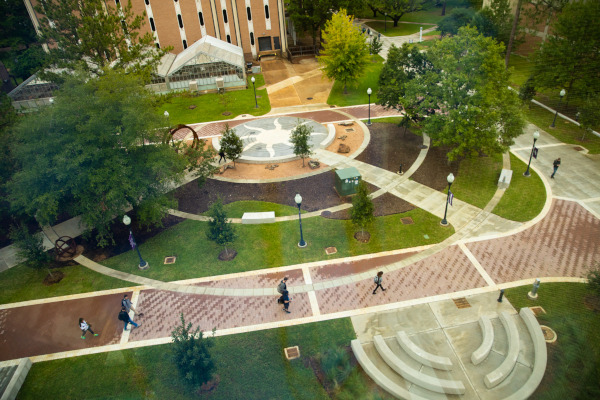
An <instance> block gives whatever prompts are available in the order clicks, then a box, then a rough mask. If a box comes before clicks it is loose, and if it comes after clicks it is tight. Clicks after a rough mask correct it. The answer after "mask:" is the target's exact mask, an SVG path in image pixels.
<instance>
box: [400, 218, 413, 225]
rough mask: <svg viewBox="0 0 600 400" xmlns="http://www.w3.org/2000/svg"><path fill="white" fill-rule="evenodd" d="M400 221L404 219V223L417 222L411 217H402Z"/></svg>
mask: <svg viewBox="0 0 600 400" xmlns="http://www.w3.org/2000/svg"><path fill="white" fill-rule="evenodd" d="M400 221H402V225H412V224H414V223H415V221H413V219H412V218H411V217H405V218H401V219H400Z"/></svg>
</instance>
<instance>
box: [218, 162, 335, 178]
mask: <svg viewBox="0 0 600 400" xmlns="http://www.w3.org/2000/svg"><path fill="white" fill-rule="evenodd" d="M309 160H310V159H309V158H305V159H304V167H303V166H302V160H294V161H288V162H283V163H277V167H272V168H273V169H269V168H267V167H268V166H269V165H271V164H248V163H241V162H236V163H235V168H228V169H226V170H225V172H223V173H222V174H221V175H220V176H222V177H223V178H229V179H276V178H287V177H293V176H298V175H304V174H308V173H310V172H315V171H318V170H320V169H321V170H324V169H326V168H327V164H323V163H322V162H320V166H319V168H315V169H311V168H310V167H309V166H308V161H309ZM223 165H225V164H221V166H223ZM228 165H231V166H233V162H231V163H228Z"/></svg>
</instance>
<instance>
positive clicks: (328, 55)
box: [317, 10, 370, 93]
mask: <svg viewBox="0 0 600 400" xmlns="http://www.w3.org/2000/svg"><path fill="white" fill-rule="evenodd" d="M352 20H353V18H352V17H351V16H348V15H347V14H346V10H340V11H339V12H338V13H337V14H334V15H333V16H332V17H331V20H329V21H328V22H327V24H326V25H325V30H324V31H323V39H324V40H325V44H324V45H323V48H324V49H323V51H322V52H321V55H320V56H319V57H317V58H318V60H319V62H320V63H321V64H322V65H323V73H324V74H325V76H327V77H328V78H330V79H335V80H337V81H340V82H341V83H342V84H343V85H344V93H347V84H348V83H353V82H355V81H357V80H358V79H359V78H360V77H361V76H363V75H364V74H365V70H366V67H367V65H368V64H369V63H370V57H369V47H368V45H367V41H366V38H365V35H363V34H362V33H361V31H360V29H359V28H358V27H357V26H355V25H353V24H352Z"/></svg>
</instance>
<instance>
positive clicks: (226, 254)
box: [219, 250, 237, 261]
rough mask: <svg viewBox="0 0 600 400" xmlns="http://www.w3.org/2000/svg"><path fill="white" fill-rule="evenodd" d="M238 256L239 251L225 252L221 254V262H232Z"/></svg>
mask: <svg viewBox="0 0 600 400" xmlns="http://www.w3.org/2000/svg"><path fill="white" fill-rule="evenodd" d="M236 256H237V251H235V250H227V251H225V250H223V251H221V252H220V253H219V260H221V261H231V260H233V259H234V258H235V257H236Z"/></svg>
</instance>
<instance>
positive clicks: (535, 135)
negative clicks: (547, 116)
mask: <svg viewBox="0 0 600 400" xmlns="http://www.w3.org/2000/svg"><path fill="white" fill-rule="evenodd" d="M539 137H540V132H539V131H535V132H533V146H532V147H531V153H530V154H529V164H527V169H526V170H525V172H523V176H526V177H530V176H531V174H530V173H529V166H530V165H531V157H533V151H534V150H535V142H536V140H538V138H539Z"/></svg>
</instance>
